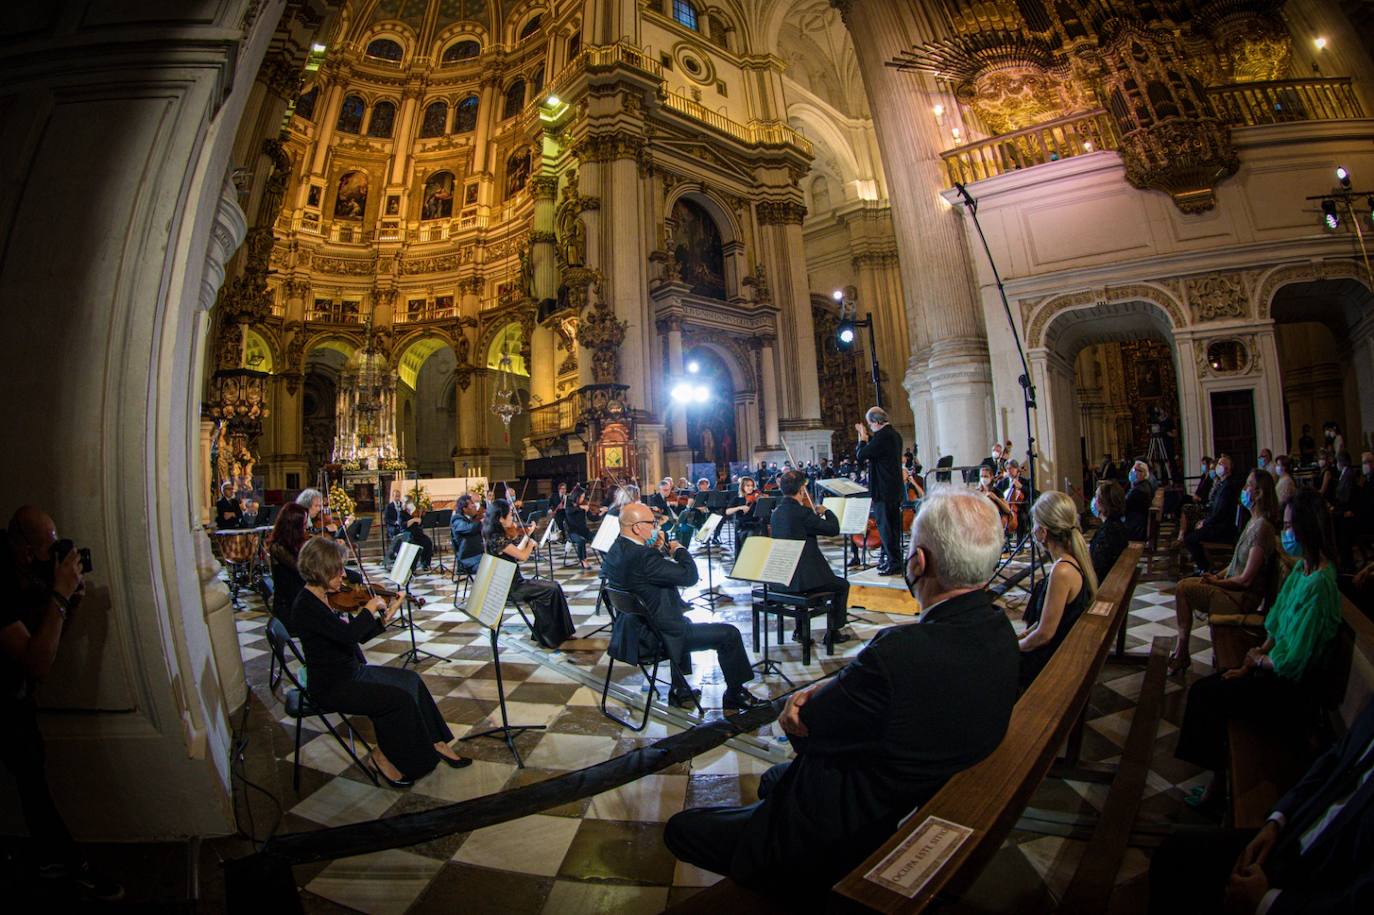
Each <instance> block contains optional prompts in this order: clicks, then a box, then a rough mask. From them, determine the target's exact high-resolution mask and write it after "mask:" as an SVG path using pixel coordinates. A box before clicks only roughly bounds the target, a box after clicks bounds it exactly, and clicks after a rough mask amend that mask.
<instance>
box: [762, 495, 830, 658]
mask: <svg viewBox="0 0 1374 915" xmlns="http://www.w3.org/2000/svg"><path fill="white" fill-rule="evenodd" d="M778 488H779V489H780V490H782V496H783V498H782V501H781V502H780V503H779V505H778V507H777V508H775V509H773V516H772V518H770V519H769V520H770V523H771V524H772V532H773V539H774V540H804V541H806V545H805V546H803V547H802V555H801V561H800V562H798V563H797V570H796V571H795V572H793V573H792V581H791V582H790V583H789V584H788V586H787V587H786V588H784V589H782V590H784V591H789V592H791V593H793V594H815V593H829V594H830V611H829V613H828V614H827V616H826V633H825V638H826V644H827V645H836V644H839V643H840V642H847V641H849V637H848V636H847V635H846V634H845V633H843V632H842V631H841V630H842V629H843V628H844V623H845V617H846V611H847V609H848V608H849V582H847V581H845V580H844V579H843V578H841V577H840V576H838V575H836V574H835V573H834V572H833V571H831V569H830V564H829V563H827V562H826V561H825V557H824V556H823V555H822V554H821V548H820V546H819V545H818V544H817V543H816V537H817V536H820V537H834V536H836V535H837V534H839V532H840V520H839V519H838V518H836V517H835V513H834V512H832V511H830V510H829V509H827V508H818V507H817V506H816V504H815V503H814V502H812V501H811V493H810V492H809V491H807V488H806V475H805V474H803V473H801V472H800V471H797V470H789V471H788V472H787V473H784V474H783V475H782V476H781V477H779V478H778ZM792 641H794V642H800V641H801V630H800V629H799V628H794V629H793V630H792Z"/></svg>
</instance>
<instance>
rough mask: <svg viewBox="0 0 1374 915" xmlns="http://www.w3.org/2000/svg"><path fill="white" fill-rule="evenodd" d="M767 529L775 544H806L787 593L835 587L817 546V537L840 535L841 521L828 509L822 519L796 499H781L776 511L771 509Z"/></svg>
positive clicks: (832, 574) (831, 573) (830, 572)
mask: <svg viewBox="0 0 1374 915" xmlns="http://www.w3.org/2000/svg"><path fill="white" fill-rule="evenodd" d="M769 525H770V526H771V528H772V535H773V539H774V540H805V541H806V545H805V546H803V547H802V555H801V560H800V561H799V562H798V563H797V571H795V572H793V573H792V583H791V584H790V585H788V590H789V591H810V590H812V589H813V588H824V587H828V586H830V585H831V584H833V583H834V580H835V578H836V577H837V576H836V575H835V573H834V572H833V571H832V570H831V568H830V563H828V562H826V561H825V557H824V556H823V555H821V548H820V546H819V545H818V544H817V543H816V537H817V536H821V537H834V536H835V535H836V534H838V533H839V532H840V519H838V518H836V517H835V513H834V512H832V511H830V510H829V509H827V510H826V512H825V515H824V517H822V516H821V515H818V514H816V513H815V512H813V511H812V510H811V509H809V508H807V507H806V506H804V505H802V504H800V503H799V502H797V500H796V499H787V498H784V499H783V500H782V501H781V502H780V503H779V504H778V507H777V508H775V509H773V515H772V517H770V518H769Z"/></svg>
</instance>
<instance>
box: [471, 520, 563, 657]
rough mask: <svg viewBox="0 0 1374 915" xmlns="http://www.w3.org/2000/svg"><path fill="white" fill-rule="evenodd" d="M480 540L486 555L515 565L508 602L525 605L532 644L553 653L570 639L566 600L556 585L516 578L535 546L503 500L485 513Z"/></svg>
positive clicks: (534, 579) (549, 582) (538, 579)
mask: <svg viewBox="0 0 1374 915" xmlns="http://www.w3.org/2000/svg"><path fill="white" fill-rule="evenodd" d="M482 537H483V539H484V540H485V541H486V547H487V552H488V553H490V554H491V555H493V556H495V557H497V558H498V559H504V560H506V561H507V562H513V563H515V564H516V566H515V582H514V583H513V584H512V585H511V589H510V596H511V599H512V600H518V601H520V602H521V603H524V604H526V605H528V606H529V608H530V610H532V611H533V612H534V627H533V632H531V633H530V634H531V635H533V636H534V638H535V641H537V642H538V643H539V644H540V645H543V646H544V647H545V648H554V649H556V648H558V646H559V645H562V644H563V643H564V642H566V641H567V640H568V639H570V638H572V637H573V621H572V613H571V612H570V611H569V610H568V598H567V597H566V596H564V594H563V588H562V587H561V586H560V585H559V584H558V582H556V581H546V580H544V579H542V578H525V577H524V576H523V575H521V574H520V563H522V562H524V561H525V560H526V559H529V558H530V554H531V553H533V552H534V547H535V542H534V538H533V537H531V536H530V534H529V532H528V531H526V530H525V528H524V527H523V526H521V524H520V520H519V518H518V517H517V516H516V514H515V510H514V509H513V508H511V504H510V503H509V502H507V501H506V500H505V499H497V500H496V501H494V502H492V503H491V507H490V508H488V509H487V518H486V520H485V521H484V522H483V523H482Z"/></svg>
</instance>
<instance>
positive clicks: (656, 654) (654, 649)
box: [598, 585, 706, 731]
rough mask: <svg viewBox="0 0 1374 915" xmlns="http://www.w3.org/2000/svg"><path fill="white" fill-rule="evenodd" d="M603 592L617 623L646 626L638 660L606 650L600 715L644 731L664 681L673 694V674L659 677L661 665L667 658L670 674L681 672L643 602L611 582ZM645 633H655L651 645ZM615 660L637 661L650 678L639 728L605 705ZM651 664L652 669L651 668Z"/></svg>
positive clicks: (629, 662) (698, 711)
mask: <svg viewBox="0 0 1374 915" xmlns="http://www.w3.org/2000/svg"><path fill="white" fill-rule="evenodd" d="M601 592H602V594H604V595H605V597H606V605H607V607H609V609H610V611H611V617H612V619H614V620H615V625H618V626H626V625H640V626H642V627H643V629H642V630H641V632H640V641H639V646H640V656H639V659H638V660H637V661H627V660H625V659H624V658H617V657H616V656H615V655H614V654H613V653H611V652H610V651H607V652H606V680H605V682H603V683H602V684H601V714H603V715H605V716H606V717H607V718H609V719H611V720H612V721H614V722H615V723H616V724H619V725H622V726H624V727H627V728H629V729H630V730H632V731H642V730H644V729H645V728H646V727H648V725H649V709H650V708H651V707H652V706H653V704H654V695H655V694H656V693H657V692H658V684H659V683H663V684H664V685H665V686H667V687H668V693H669V694H670V695H671V693H672V688H673V683H672V678H671V677H670V678H669V679H668V680H666V681H665V680H660V679H659V678H658V668H659V665H661V664H662V663H663V662H664V661H667V662H668V670H669V672H670V673H677V674H680V673H681V672H680V671H679V669H678V664H677V661H676V660H674V659H673V658H672V657H671V656H670V655H669V654H668V652H667V650H666V648H665V646H666V645H667V644H668V643H667V641H666V640H665V639H664V638H663V634H662V633H661V632H659V629H658V627H657V626H655V625H654V622H653V620H651V619H650V618H649V614H648V613H647V612H646V611H645V609H644V605H643V604H642V603H641V602H640V600H639V598H638V597H636V596H635V595H634V594H632V593H630V592H629V591H622V590H620V589H619V588H612V587H611V586H610V585H605V586H603V587H602V589H601ZM598 600H599V598H598ZM636 621H637V622H636ZM646 635H648V636H652V639H653V642H652V644H650V643H649V640H648V639H646V638H645V636H646ZM611 644H612V645H614V644H615V639H614V638H612V639H611ZM616 661H619V662H620V663H622V664H634V665H635V666H636V667H638V668H639V672H640V673H641V674H643V675H644V679H645V680H647V681H648V684H649V689H648V693H647V694H646V696H645V699H644V716H643V718H642V719H641V720H640V722H639V726H638V727H636V726H635V725H633V724H631V723H630V722H629V721H626V720H624V719H622V718H618V717H616V716H615V715H612V714H611V713H610V710H608V709H607V708H606V697H607V695H608V694H609V693H610V689H611V671H612V670H613V669H614V667H615V662H616ZM651 666H652V669H650V668H651ZM665 698H666V697H665ZM693 701H694V702H695V703H696V707H697V714H698V715H701V716H702V717H705V716H706V711H705V710H704V709H703V708H702V707H701V700H700V699H694V700H693Z"/></svg>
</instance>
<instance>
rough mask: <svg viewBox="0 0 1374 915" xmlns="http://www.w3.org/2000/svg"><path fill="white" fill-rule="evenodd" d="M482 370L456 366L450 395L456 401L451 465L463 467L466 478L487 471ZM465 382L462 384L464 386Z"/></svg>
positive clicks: (484, 371) (488, 457) (487, 449)
mask: <svg viewBox="0 0 1374 915" xmlns="http://www.w3.org/2000/svg"><path fill="white" fill-rule="evenodd" d="M486 375H487V370H486V369H469V370H468V371H462V370H461V367H460V371H459V375H458V383H457V384H456V385H454V396H455V397H457V398H458V415H457V425H458V454H457V455H456V456H455V458H454V460H455V466H459V467H462V466H466V467H467V471H468V473H467V475H468V476H480V475H482V474H485V473H487V471H488V470H489V469H490V468H491V450H490V449H489V448H488V447H487V416H488V415H489V414H488V412H487V408H486V406H487V405H486V403H484V401H483V398H482V393H483V390H484V389H485V387H486V385H485V378H486ZM464 382H466V384H464Z"/></svg>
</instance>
